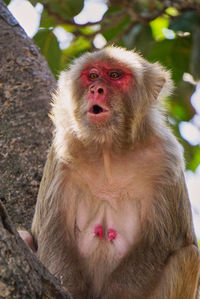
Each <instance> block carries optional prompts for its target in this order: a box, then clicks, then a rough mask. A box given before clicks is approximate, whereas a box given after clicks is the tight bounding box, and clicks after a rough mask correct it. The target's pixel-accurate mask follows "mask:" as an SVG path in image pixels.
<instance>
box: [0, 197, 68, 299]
mask: <svg viewBox="0 0 200 299" xmlns="http://www.w3.org/2000/svg"><path fill="white" fill-rule="evenodd" d="M5 298H6V299H27V298H30V299H40V298H41V299H45V298H48V299H72V297H71V296H70V294H69V293H68V292H67V291H64V290H62V288H61V286H60V285H59V283H58V281H57V279H56V278H55V277H54V276H53V275H51V274H50V273H49V272H48V270H46V269H45V267H44V266H43V265H42V264H41V263H40V262H39V260H38V259H37V258H36V256H35V255H34V254H33V253H32V252H31V251H30V249H29V248H28V247H27V246H26V244H25V243H24V242H23V241H22V239H21V238H20V236H19V234H18V233H17V231H16V230H15V229H14V227H13V226H12V225H11V222H10V220H9V218H8V216H7V214H6V212H5V209H4V207H3V205H2V204H1V202H0V299H5Z"/></svg>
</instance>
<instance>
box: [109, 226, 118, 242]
mask: <svg viewBox="0 0 200 299" xmlns="http://www.w3.org/2000/svg"><path fill="white" fill-rule="evenodd" d="M116 237H117V232H116V230H115V229H113V228H110V229H109V230H108V240H109V241H112V240H115V239H116Z"/></svg>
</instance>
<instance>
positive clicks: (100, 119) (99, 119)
mask: <svg viewBox="0 0 200 299" xmlns="http://www.w3.org/2000/svg"><path fill="white" fill-rule="evenodd" d="M87 116H88V120H89V121H90V122H92V123H94V124H103V123H105V122H107V121H108V120H109V119H110V111H103V112H100V113H98V114H95V113H92V112H88V113H87Z"/></svg>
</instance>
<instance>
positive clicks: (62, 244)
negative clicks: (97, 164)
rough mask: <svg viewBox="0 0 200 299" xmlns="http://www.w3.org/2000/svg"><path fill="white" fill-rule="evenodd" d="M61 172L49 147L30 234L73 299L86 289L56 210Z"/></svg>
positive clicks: (59, 210)
mask: <svg viewBox="0 0 200 299" xmlns="http://www.w3.org/2000/svg"><path fill="white" fill-rule="evenodd" d="M63 172H66V165H64V164H63V163H62V162H60V161H58V160H57V158H56V154H55V151H54V148H53V147H51V149H50V152H49V155H48V158H47V162H46V164H45V168H44V173H43V178H42V182H41V184H40V190H39V194H38V199H37V203H36V210H35V214H34V218H33V224H32V233H33V237H34V240H35V242H36V243H37V245H38V249H37V255H38V257H39V259H40V260H41V262H42V263H43V264H44V265H45V266H46V267H47V268H48V269H49V271H50V272H51V273H52V274H54V275H55V276H56V277H57V278H59V279H60V281H61V283H62V284H63V285H65V286H67V288H68V289H69V290H70V292H72V293H73V295H74V296H75V298H77V299H79V298H80V299H82V298H86V294H87V287H86V285H85V281H84V278H83V277H82V274H81V271H80V267H79V265H80V261H79V256H78V254H77V251H76V248H75V246H74V243H73V241H70V240H68V239H67V236H66V229H65V224H64V223H63V218H64V217H63V215H62V213H63V211H62V208H60V202H61V201H62V200H64V197H63V189H62V185H63V184H64V181H63V180H64V179H65V176H64V175H63Z"/></svg>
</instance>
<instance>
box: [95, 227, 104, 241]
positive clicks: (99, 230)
mask: <svg viewBox="0 0 200 299" xmlns="http://www.w3.org/2000/svg"><path fill="white" fill-rule="evenodd" d="M94 234H95V236H97V237H98V238H99V239H103V227H102V225H97V226H95V228H94Z"/></svg>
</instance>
